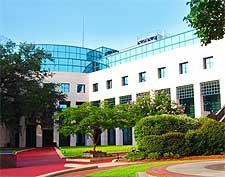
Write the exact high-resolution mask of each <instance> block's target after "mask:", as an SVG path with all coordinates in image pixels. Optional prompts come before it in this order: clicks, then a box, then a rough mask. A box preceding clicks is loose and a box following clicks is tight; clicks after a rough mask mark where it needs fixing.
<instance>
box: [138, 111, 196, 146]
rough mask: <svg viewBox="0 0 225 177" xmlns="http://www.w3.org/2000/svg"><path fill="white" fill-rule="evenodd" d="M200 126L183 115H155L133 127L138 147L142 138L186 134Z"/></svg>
mask: <svg viewBox="0 0 225 177" xmlns="http://www.w3.org/2000/svg"><path fill="white" fill-rule="evenodd" d="M199 126H200V123H198V121H197V120H195V119H193V118H190V117H187V116H183V115H168V114H163V115H155V116H148V117H146V118H143V119H141V120H140V121H139V122H138V123H137V124H136V126H135V139H136V141H137V144H138V145H139V143H140V141H141V140H142V138H143V137H145V136H149V135H162V134H165V133H168V132H181V133H186V132H187V131H188V130H190V129H196V128H198V127H199Z"/></svg>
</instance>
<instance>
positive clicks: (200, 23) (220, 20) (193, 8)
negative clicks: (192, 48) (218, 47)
mask: <svg viewBox="0 0 225 177" xmlns="http://www.w3.org/2000/svg"><path fill="white" fill-rule="evenodd" d="M187 5H189V6H190V13H189V14H188V15H187V16H186V17H184V21H186V22H187V23H188V24H189V26H191V27H193V28H195V29H196V31H197V32H196V34H197V36H198V37H199V38H200V39H201V42H202V45H207V44H209V43H211V41H212V40H219V39H222V38H223V37H224V34H225V1H224V0H190V1H188V2H187Z"/></svg>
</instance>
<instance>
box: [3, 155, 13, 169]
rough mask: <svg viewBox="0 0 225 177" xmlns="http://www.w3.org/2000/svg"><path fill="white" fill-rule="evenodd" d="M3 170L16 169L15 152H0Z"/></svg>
mask: <svg viewBox="0 0 225 177" xmlns="http://www.w3.org/2000/svg"><path fill="white" fill-rule="evenodd" d="M1 168H16V154H15V153H14V152H0V169H1Z"/></svg>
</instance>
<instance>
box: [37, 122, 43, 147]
mask: <svg viewBox="0 0 225 177" xmlns="http://www.w3.org/2000/svg"><path fill="white" fill-rule="evenodd" d="M42 134H43V132H42V128H41V125H37V127H36V147H42Z"/></svg>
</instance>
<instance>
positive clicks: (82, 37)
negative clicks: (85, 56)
mask: <svg viewBox="0 0 225 177" xmlns="http://www.w3.org/2000/svg"><path fill="white" fill-rule="evenodd" d="M82 47H84V16H83V31H82Z"/></svg>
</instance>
